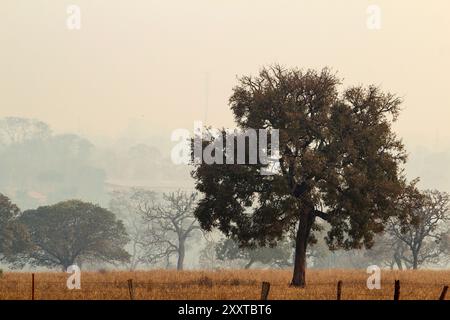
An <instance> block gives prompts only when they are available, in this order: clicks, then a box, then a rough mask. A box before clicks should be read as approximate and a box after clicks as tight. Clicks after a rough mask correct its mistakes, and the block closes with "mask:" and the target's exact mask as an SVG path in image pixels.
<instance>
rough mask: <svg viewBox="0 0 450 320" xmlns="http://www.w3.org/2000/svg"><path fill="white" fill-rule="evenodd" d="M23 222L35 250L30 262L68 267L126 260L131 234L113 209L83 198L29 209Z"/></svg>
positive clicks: (29, 257)
mask: <svg viewBox="0 0 450 320" xmlns="http://www.w3.org/2000/svg"><path fill="white" fill-rule="evenodd" d="M19 220H20V222H21V223H23V224H24V225H25V226H26V227H27V229H28V232H29V234H30V238H31V242H32V244H33V250H32V251H31V252H30V254H29V256H28V260H27V262H30V263H31V264H32V265H41V266H46V267H62V268H63V270H66V269H67V267H69V266H70V265H72V264H74V263H79V262H82V261H100V262H107V263H114V262H126V261H128V259H129V254H128V253H127V252H126V251H125V250H124V246H125V245H126V243H127V242H128V235H127V233H126V231H125V227H124V225H123V223H122V221H120V220H117V219H116V217H115V215H114V214H113V213H111V212H110V211H108V210H106V209H104V208H102V207H100V206H98V205H94V204H91V203H87V202H82V201H79V200H69V201H63V202H59V203H57V204H55V205H51V206H43V207H39V208H37V209H35V210H27V211H25V212H24V213H23V214H22V215H21V217H20V219H19Z"/></svg>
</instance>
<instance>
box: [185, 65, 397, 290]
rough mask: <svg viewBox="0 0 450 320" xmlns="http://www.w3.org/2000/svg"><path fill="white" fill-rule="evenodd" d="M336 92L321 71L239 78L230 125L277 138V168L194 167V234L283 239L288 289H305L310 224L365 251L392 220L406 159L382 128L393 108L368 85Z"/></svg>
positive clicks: (249, 240) (271, 71) (273, 71)
mask: <svg viewBox="0 0 450 320" xmlns="http://www.w3.org/2000/svg"><path fill="white" fill-rule="evenodd" d="M339 85H340V80H339V79H338V78H337V77H336V76H335V75H334V74H333V73H331V72H330V70H328V69H323V70H322V71H321V72H316V71H314V70H308V71H306V72H304V71H302V70H298V69H284V68H282V67H280V66H274V67H269V68H264V69H262V70H261V72H260V73H259V75H258V76H256V77H252V76H244V77H242V78H240V80H239V83H238V85H237V86H236V87H235V88H234V89H233V94H232V96H231V98H230V105H231V111H232V112H233V115H234V119H235V121H236V124H237V126H238V128H239V129H242V130H243V132H244V133H245V130H246V129H251V128H254V129H267V130H269V131H270V130H272V129H278V130H279V149H280V150H279V153H280V154H279V169H278V170H272V171H273V172H272V173H274V174H272V175H267V174H261V173H262V172H261V170H262V169H267V168H266V167H267V165H265V164H262V163H261V162H260V161H259V163H258V164H256V165H254V164H227V165H223V164H207V163H205V162H199V161H195V162H194V163H195V168H194V171H193V177H194V178H195V179H196V188H197V190H199V191H200V192H201V193H202V194H203V195H204V197H203V198H202V199H201V200H200V201H199V203H198V206H197V208H196V211H195V215H196V217H197V218H198V220H199V221H200V223H201V226H202V228H204V229H205V230H211V229H213V228H215V227H217V228H219V229H220V230H221V231H222V232H223V233H225V234H226V235H228V236H232V237H236V238H237V239H239V241H240V243H241V245H242V246H246V245H254V244H257V245H260V246H265V245H268V244H272V243H274V242H277V241H279V240H281V239H282V238H283V234H285V233H286V232H290V231H291V232H293V237H294V238H295V244H296V248H295V259H294V272H293V278H292V285H294V286H304V285H305V269H306V252H307V245H308V242H309V241H313V240H314V239H313V232H312V231H313V230H314V228H315V226H316V225H315V222H316V219H317V218H321V219H323V220H324V221H326V222H328V223H329V224H330V229H329V232H328V233H327V236H326V241H327V244H328V245H329V246H330V248H332V249H334V248H339V247H343V248H346V249H350V248H360V247H363V246H365V247H370V246H371V245H372V244H373V239H374V235H375V234H376V233H379V232H381V231H383V227H384V225H385V224H386V223H387V221H388V219H389V218H390V217H392V216H395V215H396V214H398V213H397V212H396V210H395V200H396V199H397V197H398V195H399V194H401V192H402V189H403V186H404V184H405V182H404V178H403V176H402V174H401V165H402V163H403V162H404V161H405V160H406V154H405V151H404V147H403V144H402V143H401V141H400V140H399V139H398V138H397V137H396V135H395V134H394V133H393V131H392V129H391V123H392V122H393V121H395V120H396V118H397V115H398V113H399V105H400V103H401V101H400V99H399V98H397V97H396V96H395V95H392V94H389V93H383V92H381V91H380V89H379V88H377V87H374V86H369V87H367V88H365V87H361V86H357V87H350V88H348V89H345V90H344V91H343V92H341V93H340V92H339ZM222 132H226V131H225V130H223V131H222ZM222 138H223V135H219V136H216V138H214V137H212V138H210V140H216V139H222ZM258 138H259V137H258ZM267 140H270V139H267ZM204 145H205V142H204ZM220 145H221V144H220V143H218V144H216V148H214V149H213V150H214V151H213V152H217V151H218V149H217V148H220ZM223 145H226V144H223ZM258 145H259V143H258ZM217 146H219V147H217ZM270 146H271V140H270V141H269V143H268V148H270ZM194 147H195V143H194ZM194 149H195V148H194ZM228 149H229V148H228ZM204 150H205V151H206V150H211V148H209V149H204ZM222 151H223V152H224V153H225V154H226V153H227V148H226V147H225V148H224V149H223V150H222ZM213 152H211V153H213ZM219 154H220V153H219ZM235 154H236V153H235ZM215 155H216V156H217V154H215ZM246 158H247V159H248V158H249V157H248V156H247V157H246ZM224 163H225V162H224ZM234 163H236V162H234ZM247 163H248V162H247Z"/></svg>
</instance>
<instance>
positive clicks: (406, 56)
mask: <svg viewBox="0 0 450 320" xmlns="http://www.w3.org/2000/svg"><path fill="white" fill-rule="evenodd" d="M69 4H75V5H79V6H80V8H81V14H82V16H81V30H79V31H69V30H68V29H67V28H66V18H67V14H66V7H67V5H69ZM370 4H377V5H379V6H380V7H381V10H382V28H381V30H378V31H373V30H369V29H367V27H366V19H367V13H366V9H367V7H368V5H370ZM449 15H450V2H449V1H448V0H427V1H425V0H419V1H406V0H404V1H400V0H398V1H392V0H382V1H381V0H380V1H377V0H375V1H364V0H351V1H350V0H345V1H344V0H341V1H336V0H328V1H325V0H314V1H313V0H310V1H299V0H297V1H287V0H284V1H279V0H278V1H275V0H270V1H269V0H267V1H262V0H252V1H251V0H189V1H183V0H178V1H168V0H161V1H151V0H132V1H130V0H128V1H125V0H71V1H62V0H58V1H56V0H33V1H30V0H2V1H1V3H0V58H1V59H0V88H1V94H0V117H3V116H12V115H15V116H23V117H35V118H39V119H41V120H43V121H45V122H48V123H49V124H50V125H51V126H52V128H54V129H55V130H56V131H58V132H78V133H82V134H85V135H88V136H106V137H115V136H119V135H121V134H122V133H123V132H124V131H126V130H128V131H129V130H130V128H132V129H134V130H140V131H143V132H145V133H147V132H148V133H149V134H155V133H157V132H160V131H170V130H172V129H175V128H179V127H186V128H192V126H193V122H194V121H195V120H204V119H205V116H206V120H207V124H210V125H213V126H226V127H231V126H233V122H232V117H231V113H230V111H229V108H228V105H227V101H228V97H229V96H230V94H231V88H232V87H233V86H234V85H235V84H236V76H237V75H243V74H248V73H252V74H254V73H256V72H257V71H258V69H259V68H260V67H261V66H263V65H265V64H270V63H281V64H283V65H285V66H287V67H289V66H296V67H303V68H308V67H312V68H321V67H324V66H330V67H332V68H334V69H335V70H338V71H339V74H340V76H341V77H343V78H345V83H346V84H348V85H349V84H359V83H363V84H372V83H374V84H378V85H381V86H382V88H383V89H385V90H388V91H391V92H394V93H397V94H399V95H400V96H402V97H403V98H404V100H405V102H404V105H403V108H404V111H403V112H402V114H401V117H400V121H399V123H398V125H396V128H397V131H398V133H399V134H400V135H401V136H403V137H405V141H406V142H407V144H408V145H414V144H432V143H435V142H436V141H437V140H436V139H438V141H440V143H442V144H443V145H444V144H445V145H446V146H449V145H450V143H448V142H447V141H450V126H449V125H448V123H449V120H450V82H449V81H448V77H449V75H450V59H449V53H450V51H449V49H450V36H449V33H450V32H449V31H450V19H449V18H448V16H449ZM207 79H208V80H207ZM206 106H207V112H205V108H206ZM127 128H128V129H127ZM167 139H168V142H169V141H170V136H169V135H168V136H167Z"/></svg>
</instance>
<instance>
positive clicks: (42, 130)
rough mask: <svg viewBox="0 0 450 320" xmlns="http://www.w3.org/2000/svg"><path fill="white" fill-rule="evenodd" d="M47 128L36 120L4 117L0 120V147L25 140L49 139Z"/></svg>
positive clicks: (49, 131)
mask: <svg viewBox="0 0 450 320" xmlns="http://www.w3.org/2000/svg"><path fill="white" fill-rule="evenodd" d="M50 135H51V130H50V128H49V126H48V125H47V124H46V123H44V122H42V121H39V120H36V119H27V118H19V117H6V118H2V119H0V145H2V144H3V145H10V144H18V143H22V142H25V141H27V140H42V139H46V138H49V137H50Z"/></svg>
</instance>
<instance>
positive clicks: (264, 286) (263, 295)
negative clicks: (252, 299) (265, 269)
mask: <svg viewBox="0 0 450 320" xmlns="http://www.w3.org/2000/svg"><path fill="white" fill-rule="evenodd" d="M269 291H270V283H269V282H265V281H264V282H263V283H262V287H261V300H267V298H268V296H269Z"/></svg>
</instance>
